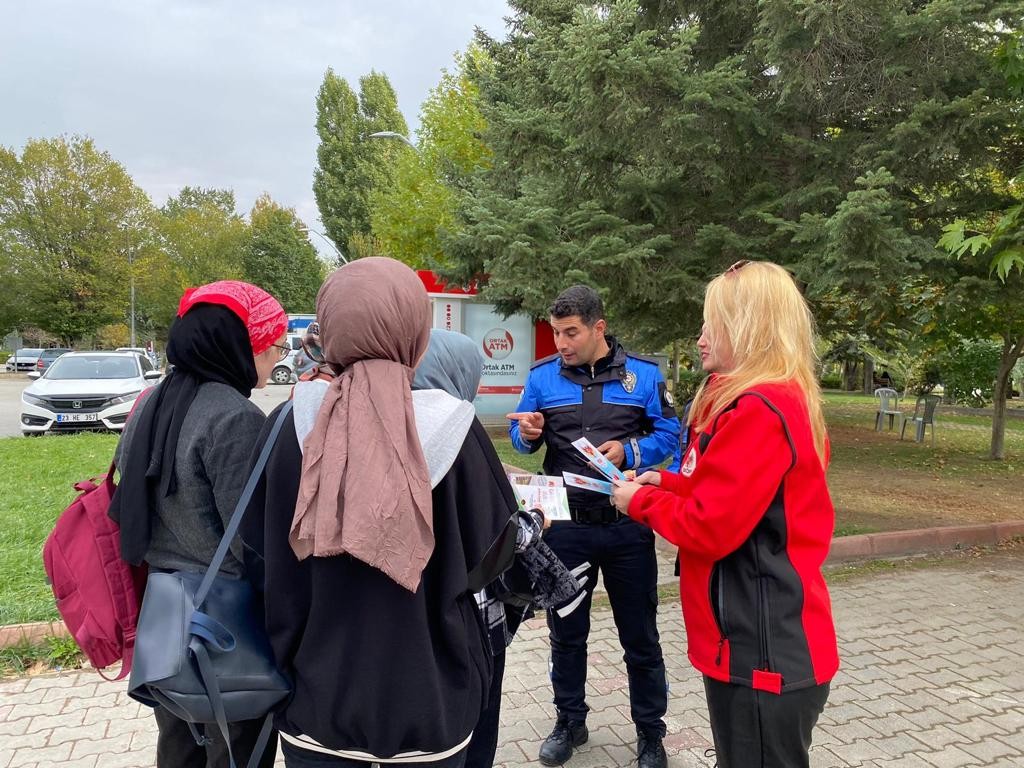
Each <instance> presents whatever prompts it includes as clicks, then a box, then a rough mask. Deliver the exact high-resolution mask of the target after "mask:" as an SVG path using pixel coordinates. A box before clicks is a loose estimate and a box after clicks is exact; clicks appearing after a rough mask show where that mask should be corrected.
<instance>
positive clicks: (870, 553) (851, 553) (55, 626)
mask: <svg viewBox="0 0 1024 768" xmlns="http://www.w3.org/2000/svg"><path fill="white" fill-rule="evenodd" d="M1020 537H1024V520H1011V521H1008V522H1004V523H985V524H983V525H950V526H945V527H941V528H924V529H921V530H913V531H888V532H886V533H866V534H861V535H859V536H841V537H838V538H835V539H832V546H831V547H830V549H829V555H828V559H827V560H826V561H825V563H826V565H837V564H840V563H848V562H851V561H856V560H871V559H878V558H884V557H905V556H907V555H922V554H928V553H931V552H948V551H951V550H956V549H963V548H964V547H978V546H991V545H993V544H999V543H1001V542H1004V541H1008V540H1010V539H1015V538H1020ZM656 542H657V546H658V549H661V550H663V551H665V552H668V553H673V554H674V553H675V547H674V546H672V545H671V544H669V543H668V542H667V541H665V540H664V539H662V538H661V537H660V536H659V537H657V538H656ZM673 581H674V579H673ZM666 583H668V582H666ZM67 635H68V630H67V627H65V626H64V624H63V622H60V621H38V622H31V623H28V624H10V625H8V626H5V627H0V648H8V647H10V646H12V645H17V644H18V643H21V642H24V641H27V642H31V643H38V642H41V641H43V640H44V639H46V638H47V637H50V636H56V637H64V636H67Z"/></svg>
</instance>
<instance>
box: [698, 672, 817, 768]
mask: <svg viewBox="0 0 1024 768" xmlns="http://www.w3.org/2000/svg"><path fill="white" fill-rule="evenodd" d="M828 691H829V684H828V683H823V684H822V685H818V686H813V687H811V688H801V689H799V690H796V691H788V692H786V693H783V694H775V693H769V692H768V691H758V690H755V689H753V688H748V687H747V686H743V685H733V684H731V683H723V682H720V681H718V680H712V679H711V678H710V677H707V676H705V677H704V692H705V694H706V695H707V699H708V713H709V714H710V715H711V734H712V736H713V737H714V740H715V757H716V758H717V760H718V768H808V766H809V765H810V763H809V758H808V755H807V753H808V750H810V748H811V732H812V731H813V730H814V725H815V723H817V722H818V716H819V715H820V714H821V712H822V710H823V709H824V708H825V701H826V700H827V699H828Z"/></svg>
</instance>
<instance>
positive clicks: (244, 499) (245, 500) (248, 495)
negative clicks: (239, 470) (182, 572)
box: [192, 400, 292, 609]
mask: <svg viewBox="0 0 1024 768" xmlns="http://www.w3.org/2000/svg"><path fill="white" fill-rule="evenodd" d="M291 410H292V401H291V400H289V401H287V402H286V403H285V404H284V407H282V408H281V412H280V413H279V414H278V415H277V420H276V421H275V422H274V426H273V427H272V428H271V430H270V434H269V435H267V441H266V442H265V443H264V444H263V450H261V451H260V455H259V458H257V459H256V464H255V465H253V468H252V472H250V473H249V480H248V481H247V482H246V484H245V488H243V489H242V495H241V496H239V497H238V503H237V504H236V505H235V511H234V512H233V513H232V515H231V520H229V521H228V525H227V527H226V528H225V529H224V535H223V536H221V539H220V544H219V545H218V546H217V551H216V552H215V553H214V554H213V559H212V560H211V561H210V567H209V568H207V569H206V575H205V576H203V581H202V583H201V584H200V585H199V589H197V590H196V594H195V597H194V599H193V601H192V605H193V606H194V607H195V608H197V609H198V608H199V606H201V605H202V604H203V601H204V600H205V599H206V595H207V593H208V592H209V591H210V587H211V586H213V580H214V579H215V578H217V574H218V573H219V572H220V567H221V565H223V563H224V558H225V557H227V554H228V549H229V548H230V546H231V542H232V540H234V538H235V534H236V533H237V532H238V526H239V525H241V524H242V516H243V515H244V514H245V510H246V507H248V506H249V501H250V500H251V499H252V494H253V492H254V491H255V490H256V484H257V483H258V482H259V481H260V477H262V475H263V470H264V468H266V466H267V460H268V459H269V458H270V452H271V451H272V450H273V448H274V443H276V442H277V436H278V435H279V434H280V432H281V427H282V426H283V425H284V420H285V419H286V418H287V417H288V414H289V413H291Z"/></svg>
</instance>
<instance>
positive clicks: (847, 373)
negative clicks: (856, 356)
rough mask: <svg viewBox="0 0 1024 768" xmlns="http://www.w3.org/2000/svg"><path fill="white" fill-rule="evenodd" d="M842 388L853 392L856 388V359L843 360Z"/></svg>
mask: <svg viewBox="0 0 1024 768" xmlns="http://www.w3.org/2000/svg"><path fill="white" fill-rule="evenodd" d="M843 389H844V390H846V391H847V392H853V391H854V390H855V389H857V361H856V360H843Z"/></svg>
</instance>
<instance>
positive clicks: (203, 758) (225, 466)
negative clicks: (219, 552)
mask: <svg viewBox="0 0 1024 768" xmlns="http://www.w3.org/2000/svg"><path fill="white" fill-rule="evenodd" d="M287 325H288V321H287V316H286V315H285V312H284V309H283V308H282V307H281V305H280V304H279V303H278V301H277V300H276V299H275V298H274V297H273V296H271V295H270V294H269V293H267V292H266V291H264V290H262V289H261V288H257V287H256V286H254V285H250V284H248V283H242V282H238V281H234V280H225V281H221V282H217V283H211V284H209V285H204V286H202V287H200V288H197V289H194V290H190V291H188V292H186V294H185V295H184V296H183V297H182V299H181V303H180V305H179V307H178V317H177V319H176V320H175V321H174V324H173V325H172V326H171V330H170V334H169V338H168V341H167V360H168V362H170V363H171V364H172V365H173V368H171V370H170V372H169V373H168V374H167V376H166V377H165V378H164V379H163V380H162V381H161V382H160V384H159V385H158V386H157V387H155V388H154V389H153V390H151V391H150V392H149V393H147V394H146V395H145V400H144V401H143V402H141V403H140V404H139V405H138V407H137V408H136V412H135V414H134V415H133V417H132V419H131V420H130V421H129V422H128V424H127V426H126V428H125V431H124V434H123V436H122V438H121V442H120V443H119V444H118V447H117V454H116V460H117V465H118V468H119V470H120V473H121V482H120V484H119V485H118V488H117V492H116V493H115V494H114V498H113V501H112V502H111V507H110V516H111V517H112V518H113V519H114V520H116V521H117V522H118V523H119V525H120V527H121V554H122V556H123V557H124V559H125V560H127V561H128V562H130V563H133V564H135V565H139V564H142V563H146V564H147V565H148V566H149V568H151V569H157V570H166V571H178V570H184V571H196V572H200V573H201V572H203V571H205V570H206V567H207V565H209V563H210V560H211V559H212V557H213V553H214V551H215V550H216V548H217V544H218V543H219V542H220V538H221V536H222V535H223V532H224V526H225V524H226V523H227V520H228V519H229V518H230V516H231V513H232V511H234V508H235V504H236V503H237V502H238V498H239V496H240V495H241V492H242V486H243V485H244V483H245V480H246V478H247V476H248V461H249V454H250V452H251V451H252V447H253V445H254V444H255V443H256V438H257V436H258V435H259V432H260V429H261V428H262V426H263V422H264V421H265V416H264V415H263V412H262V411H260V409H259V408H257V407H256V406H255V405H254V404H253V403H252V402H251V401H250V400H249V395H250V394H251V393H252V390H253V389H258V388H260V387H263V386H265V385H266V382H267V376H268V375H269V374H270V371H271V369H273V367H274V364H275V363H276V362H277V361H278V360H279V359H280V357H281V354H282V352H285V353H286V352H287V348H286V347H285V346H284V343H283V342H284V340H285V333H286V330H287ZM221 571H222V573H225V574H227V575H231V576H242V575H244V570H243V566H242V552H241V544H240V543H239V542H237V541H236V542H235V544H233V545H232V548H231V552H230V553H229V554H228V556H227V558H226V559H225V561H224V565H223V567H222V569H221ZM155 715H156V721H157V726H158V728H159V737H158V739H157V759H156V763H157V766H158V768H205V767H206V766H224V767H225V768H226V766H227V765H228V751H227V745H226V744H223V743H222V739H220V734H219V733H216V734H211V736H213V737H214V738H213V739H212V740H211V741H210V742H208V743H207V744H206V745H205V746H200V745H198V744H196V742H195V740H194V739H193V737H192V735H191V733H190V731H189V728H188V726H187V724H186V723H185V722H184V721H182V720H179V719H177V718H176V717H174V716H173V715H171V714H170V713H168V712H167V711H165V710H164V709H162V708H158V709H156V710H155ZM261 725H262V720H258V721H253V722H247V723H231V724H230V731H231V734H232V745H231V746H232V750H233V752H234V754H235V756H236V758H238V759H239V763H240V764H243V765H244V764H245V762H246V761H248V758H249V754H250V753H251V752H252V745H253V744H254V742H255V741H256V739H257V737H258V735H259V730H260V726H261ZM275 753H276V750H275V749H274V748H269V749H267V750H266V752H265V753H264V755H263V759H262V760H261V762H260V766H262V767H264V768H269V767H270V766H272V765H273V763H274V757H275Z"/></svg>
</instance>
